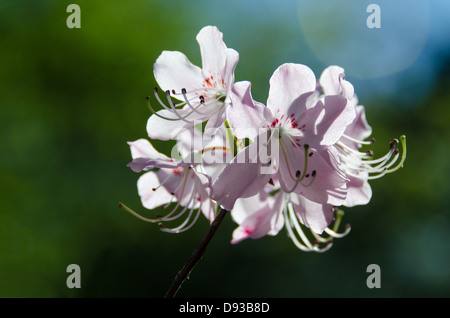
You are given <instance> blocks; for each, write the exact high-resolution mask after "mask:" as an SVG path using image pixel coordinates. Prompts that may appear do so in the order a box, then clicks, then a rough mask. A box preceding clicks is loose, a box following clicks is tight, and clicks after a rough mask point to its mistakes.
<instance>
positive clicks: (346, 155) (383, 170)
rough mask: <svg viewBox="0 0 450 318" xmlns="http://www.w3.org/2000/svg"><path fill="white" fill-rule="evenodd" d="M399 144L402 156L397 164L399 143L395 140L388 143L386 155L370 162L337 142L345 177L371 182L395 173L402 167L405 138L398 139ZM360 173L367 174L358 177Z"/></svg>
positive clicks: (404, 157) (404, 153)
mask: <svg viewBox="0 0 450 318" xmlns="http://www.w3.org/2000/svg"><path fill="white" fill-rule="evenodd" d="M400 143H401V145H402V156H401V159H400V161H399V162H397V161H398V159H399V157H400V155H399V150H398V149H397V146H398V144H399V141H398V140H397V139H394V140H393V141H392V142H391V143H390V150H389V152H388V153H386V155H384V156H383V157H381V158H378V159H371V160H365V159H366V157H365V156H363V155H361V154H362V153H360V152H359V151H357V150H354V149H352V148H350V147H349V146H346V145H345V144H343V143H342V142H338V143H337V146H338V149H339V150H341V152H342V154H341V155H340V158H341V161H342V164H343V165H344V170H345V172H346V173H347V175H349V176H352V177H356V178H364V179H367V180H373V179H378V178H381V177H383V176H384V175H386V174H388V173H392V172H394V171H397V170H398V169H400V168H401V167H402V166H403V164H404V162H405V159H406V137H405V136H401V137H400ZM358 154H359V155H358ZM396 163H397V164H396ZM394 164H396V166H395V167H393V168H391V167H392V166H393V165H394ZM360 172H364V173H367V176H362V175H360V174H359V173H360Z"/></svg>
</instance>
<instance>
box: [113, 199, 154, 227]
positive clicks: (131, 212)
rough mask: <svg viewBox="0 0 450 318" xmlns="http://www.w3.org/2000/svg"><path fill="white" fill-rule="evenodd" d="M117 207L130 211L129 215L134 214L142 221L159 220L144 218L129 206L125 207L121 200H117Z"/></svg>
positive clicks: (152, 221) (151, 221)
mask: <svg viewBox="0 0 450 318" xmlns="http://www.w3.org/2000/svg"><path fill="white" fill-rule="evenodd" d="M119 208H121V209H123V210H125V211H127V212H128V213H130V214H131V215H134V216H135V217H137V218H138V219H140V220H142V221H144V222H149V223H157V222H160V219H149V218H146V217H144V216H142V215H140V214H139V213H137V212H135V211H133V210H132V209H130V208H129V207H127V206H126V205H125V204H123V203H122V202H119Z"/></svg>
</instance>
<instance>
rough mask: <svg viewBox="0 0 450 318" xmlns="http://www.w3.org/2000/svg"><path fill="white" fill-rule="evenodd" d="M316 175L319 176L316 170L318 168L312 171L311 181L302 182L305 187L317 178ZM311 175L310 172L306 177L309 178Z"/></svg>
mask: <svg viewBox="0 0 450 318" xmlns="http://www.w3.org/2000/svg"><path fill="white" fill-rule="evenodd" d="M316 176H317V172H316V170H313V171H312V172H311V179H310V181H309V183H307V184H304V183H302V186H303V187H305V188H307V187H309V186H310V185H311V184H313V182H314V180H316ZM309 177H310V175H309V173H308V174H306V178H309Z"/></svg>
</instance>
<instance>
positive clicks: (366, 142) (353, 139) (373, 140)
mask: <svg viewBox="0 0 450 318" xmlns="http://www.w3.org/2000/svg"><path fill="white" fill-rule="evenodd" d="M342 137H344V138H345V139H347V140H350V141H353V142H355V143H357V144H361V145H371V144H373V143H375V138H372V139H370V140H368V141H367V140H359V139H356V138H353V137H350V136H348V135H346V134H343V135H342Z"/></svg>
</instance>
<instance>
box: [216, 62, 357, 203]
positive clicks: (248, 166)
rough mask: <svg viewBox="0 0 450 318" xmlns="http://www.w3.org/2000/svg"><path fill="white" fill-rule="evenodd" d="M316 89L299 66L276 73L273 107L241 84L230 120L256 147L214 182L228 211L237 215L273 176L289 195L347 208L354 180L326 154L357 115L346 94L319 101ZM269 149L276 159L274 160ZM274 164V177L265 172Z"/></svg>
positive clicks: (272, 81) (272, 82) (271, 98)
mask: <svg viewBox="0 0 450 318" xmlns="http://www.w3.org/2000/svg"><path fill="white" fill-rule="evenodd" d="M315 89H316V78H315V76H314V74H313V72H312V71H311V70H310V69H309V68H308V67H306V66H304V65H299V64H284V65H282V66H280V67H279V68H278V69H277V70H276V71H275V72H274V74H273V75H272V77H271V79H270V90H269V98H268V100H267V107H266V106H264V105H263V104H261V103H258V102H255V101H254V100H253V98H252V96H251V93H250V83H249V82H238V83H235V85H234V87H233V91H232V93H231V94H230V98H231V100H232V104H231V106H230V107H229V108H228V109H227V118H228V120H229V123H230V126H231V127H232V128H233V131H234V132H235V135H236V137H237V138H250V139H252V140H253V143H251V144H250V145H249V146H248V147H246V148H244V149H243V150H242V151H240V152H239V153H238V154H237V156H236V157H235V158H234V159H233V161H232V162H231V163H230V164H229V165H228V166H227V167H226V168H225V169H224V170H223V173H222V174H221V175H220V176H219V178H218V179H217V181H216V182H215V183H214V186H213V188H214V197H215V199H216V200H217V202H218V203H219V204H220V205H221V206H222V207H224V208H225V209H229V210H231V209H232V208H233V205H234V203H235V201H236V200H237V199H238V198H245V197H250V196H253V195H255V194H257V193H259V192H260V190H261V189H262V188H263V187H264V186H265V185H266V184H267V182H268V181H269V179H270V178H271V177H272V175H273V174H276V176H277V179H278V180H279V183H280V186H281V189H282V190H283V191H284V192H286V193H291V192H293V193H296V194H299V195H302V196H305V197H306V198H307V199H309V200H311V201H313V202H317V203H323V204H325V203H327V204H332V205H340V204H342V202H343V201H344V200H345V197H346V183H347V181H348V180H347V179H346V177H345V176H343V175H342V173H341V172H340V171H338V170H337V169H336V168H335V167H333V165H332V164H331V163H330V162H331V159H324V157H326V156H327V154H320V152H323V151H326V149H327V148H328V147H330V146H332V145H334V144H335V143H336V142H337V141H338V140H339V139H340V137H341V136H342V134H343V133H344V131H345V129H346V127H347V125H348V124H349V123H351V122H352V121H353V119H354V117H355V112H354V108H353V107H350V106H349V105H348V103H347V99H346V98H344V97H342V96H340V95H334V96H326V97H325V98H324V99H323V100H318V101H316V100H315V98H314V96H313V94H314V92H315ZM267 135H269V136H270V137H269V139H267ZM261 141H262V142H261ZM264 147H265V149H263V148H264ZM268 148H271V151H273V150H275V154H271V155H269V156H268V155H267V154H268ZM269 163H270V165H271V166H272V167H273V171H274V172H273V173H261V171H262V167H263V166H264V165H267V164H269ZM237 180H239V182H237Z"/></svg>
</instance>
